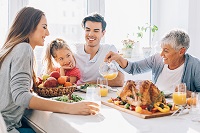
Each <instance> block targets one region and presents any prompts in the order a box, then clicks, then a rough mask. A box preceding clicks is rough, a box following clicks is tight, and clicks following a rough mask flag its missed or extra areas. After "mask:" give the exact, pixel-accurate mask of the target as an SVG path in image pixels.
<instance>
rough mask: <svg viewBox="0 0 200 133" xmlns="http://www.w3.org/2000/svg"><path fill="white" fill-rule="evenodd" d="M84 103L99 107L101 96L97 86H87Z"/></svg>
mask: <svg viewBox="0 0 200 133" xmlns="http://www.w3.org/2000/svg"><path fill="white" fill-rule="evenodd" d="M85 100H86V101H91V102H95V103H97V104H99V106H100V105H101V94H100V88H99V87H98V86H95V85H94V86H88V87H87V90H86V97H85Z"/></svg>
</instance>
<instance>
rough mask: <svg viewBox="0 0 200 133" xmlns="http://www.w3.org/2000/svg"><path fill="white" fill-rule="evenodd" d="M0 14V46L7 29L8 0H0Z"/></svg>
mask: <svg viewBox="0 0 200 133" xmlns="http://www.w3.org/2000/svg"><path fill="white" fill-rule="evenodd" d="M0 3H1V4H0V16H1V23H0V29H1V30H0V47H1V46H2V45H3V43H4V42H5V37H6V33H7V30H8V1H7V0H0Z"/></svg>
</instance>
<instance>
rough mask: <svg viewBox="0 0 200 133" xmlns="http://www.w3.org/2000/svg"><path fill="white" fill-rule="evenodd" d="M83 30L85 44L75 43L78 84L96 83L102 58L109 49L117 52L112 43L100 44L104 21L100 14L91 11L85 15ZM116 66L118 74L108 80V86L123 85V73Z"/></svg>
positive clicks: (103, 31) (104, 26)
mask: <svg viewBox="0 0 200 133" xmlns="http://www.w3.org/2000/svg"><path fill="white" fill-rule="evenodd" d="M82 26H83V28H84V31H85V41H86V43H85V44H76V45H75V46H76V51H75V58H76V63H77V67H78V68H79V69H80V71H81V79H80V80H79V81H78V84H84V83H88V82H90V83H96V80H97V77H100V76H101V75H100V74H99V66H100V65H101V64H102V63H103V62H104V58H105V56H106V54H107V53H108V52H109V51H113V52H115V53H117V49H116V47H115V46H114V45H108V44H101V43H100V42H101V39H102V37H103V36H104V35H105V32H106V30H105V28H106V22H105V20H104V17H102V16H101V15H100V14H97V13H93V14H90V15H89V16H87V17H85V18H84V19H83V21H82ZM116 65H117V66H118V70H119V72H118V76H117V77H116V78H115V79H113V80H109V81H108V84H109V86H123V84H124V74H123V73H122V72H121V71H122V70H121V68H120V67H119V65H118V64H117V63H116Z"/></svg>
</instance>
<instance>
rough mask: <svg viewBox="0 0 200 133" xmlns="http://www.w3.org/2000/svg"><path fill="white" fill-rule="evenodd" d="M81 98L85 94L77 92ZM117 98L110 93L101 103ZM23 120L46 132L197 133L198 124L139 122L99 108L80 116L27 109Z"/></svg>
mask: <svg viewBox="0 0 200 133" xmlns="http://www.w3.org/2000/svg"><path fill="white" fill-rule="evenodd" d="M75 93H76V94H78V95H82V96H84V93H77V92H75ZM113 95H116V92H113V93H109V95H108V96H107V97H104V98H102V100H107V99H108V98H109V97H112V96H113ZM25 117H26V118H28V120H29V121H30V122H32V123H35V124H36V125H37V126H38V127H40V128H41V129H43V130H44V131H46V132H47V133H56V132H57V133H103V132H106V133H108V132H112V133H199V132H200V123H199V122H192V121H191V120H190V115H189V114H184V115H182V116H179V117H176V116H173V117H172V116H165V117H159V118H151V119H142V118H139V117H136V116H133V115H130V114H127V113H125V112H121V111H118V110H116V109H113V108H110V107H107V106H105V105H101V111H100V113H99V114H97V115H91V116H81V115H69V114H60V113H52V112H47V111H38V110H27V111H26V113H25Z"/></svg>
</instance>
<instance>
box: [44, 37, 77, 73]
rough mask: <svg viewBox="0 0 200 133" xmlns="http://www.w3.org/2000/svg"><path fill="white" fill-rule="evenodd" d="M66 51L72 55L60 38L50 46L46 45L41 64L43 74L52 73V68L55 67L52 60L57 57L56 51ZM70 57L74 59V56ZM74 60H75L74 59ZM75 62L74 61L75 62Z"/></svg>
mask: <svg viewBox="0 0 200 133" xmlns="http://www.w3.org/2000/svg"><path fill="white" fill-rule="evenodd" d="M63 48H64V49H66V50H69V51H70V52H71V53H72V50H71V49H70V47H69V46H68V44H67V43H66V42H65V41H64V40H63V39H60V38H57V39H55V40H53V41H52V42H51V43H50V44H48V45H47V48H46V51H45V56H44V59H43V64H44V65H45V68H46V69H45V73H48V74H49V73H51V72H52V71H54V68H55V67H56V66H55V64H54V63H53V60H55V58H56V57H57V55H56V51H57V50H60V49H63ZM72 56H73V58H74V55H73V53H72ZM74 60H75V58H74ZM75 61H76V60H75Z"/></svg>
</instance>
